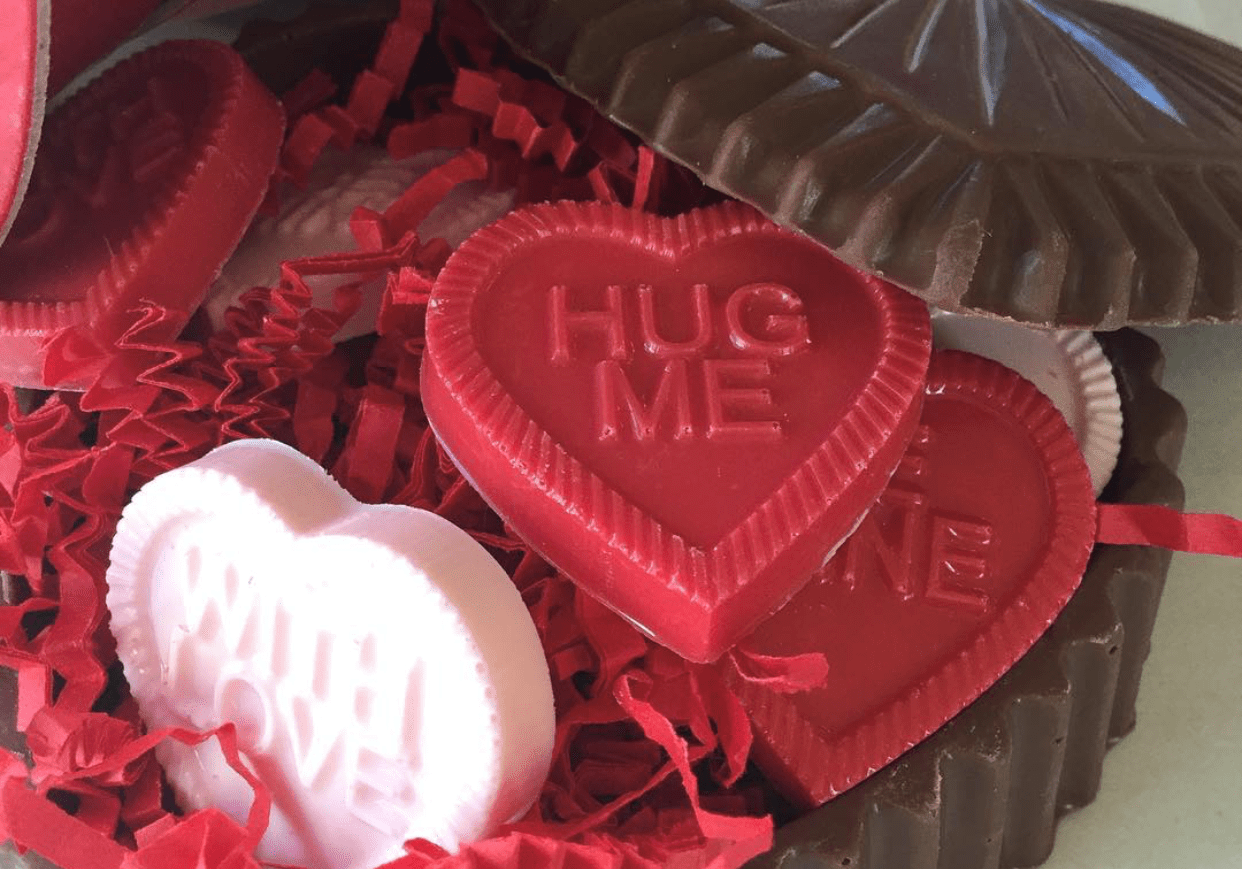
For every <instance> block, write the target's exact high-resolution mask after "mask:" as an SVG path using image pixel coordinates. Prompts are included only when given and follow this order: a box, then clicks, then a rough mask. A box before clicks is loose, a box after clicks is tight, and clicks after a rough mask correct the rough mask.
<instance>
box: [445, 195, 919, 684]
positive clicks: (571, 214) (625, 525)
mask: <svg viewBox="0 0 1242 869" xmlns="http://www.w3.org/2000/svg"><path fill="white" fill-rule="evenodd" d="M929 352H930V351H929V327H928V315H927V310H926V308H925V307H924V306H923V304H922V303H921V302H919V301H917V300H915V299H913V298H912V297H911V296H909V295H907V294H905V293H904V292H902V291H900V290H898V289H896V288H894V287H891V286H889V285H887V284H885V283H883V282H882V281H879V280H877V279H875V278H872V277H868V276H865V275H862V274H860V273H858V272H856V271H854V270H852V269H850V268H848V267H846V266H844V265H843V264H841V263H840V262H839V261H837V260H836V259H835V258H833V256H832V255H831V254H830V253H828V251H827V250H826V249H825V248H823V247H821V246H819V245H817V244H815V243H813V242H810V241H808V240H807V239H804V238H802V237H799V236H796V235H793V234H792V233H789V232H787V231H785V230H782V229H780V228H778V227H777V226H775V225H774V224H771V223H769V222H767V221H766V220H764V219H762V218H761V217H759V216H758V215H757V214H756V213H755V212H753V211H751V210H749V209H747V208H744V207H742V206H739V205H735V204H726V205H722V206H718V207H715V208H711V209H705V210H701V211H694V212H690V213H688V214H686V215H683V216H681V217H679V218H676V219H664V218H660V217H657V216H655V215H651V214H644V213H641V212H637V211H633V210H629V209H625V208H621V207H619V206H606V205H600V204H597V203H592V204H578V203H561V204H556V205H543V206H536V207H533V208H528V209H526V210H523V211H519V212H515V213H513V214H511V215H509V216H508V217H506V218H504V219H502V220H500V221H499V222H497V223H495V224H493V225H492V226H490V227H488V228H486V229H484V230H482V231H480V232H479V233H477V234H476V235H474V236H473V237H472V238H471V239H469V240H468V241H467V242H466V243H465V244H464V245H463V246H462V247H461V249H460V250H459V251H458V252H457V253H456V254H455V255H454V256H453V258H452V259H451V260H450V261H449V263H448V265H447V266H446V267H445V269H444V270H443V271H442V272H441V274H440V277H439V280H438V281H437V283H436V287H435V291H434V293H433V294H432V299H431V304H430V305H429V307H428V312H427V355H426V357H425V360H424V366H423V401H424V405H425V407H426V410H427V415H428V417H429V418H430V420H431V423H432V425H433V427H434V428H435V431H436V434H437V436H438V437H439V438H440V440H441V442H442V443H443V444H444V446H445V447H446V448H447V450H448V451H449V452H450V453H451V454H452V455H453V456H454V458H455V460H456V461H457V463H458V465H459V467H460V468H461V469H462V471H463V473H464V474H465V475H466V476H467V477H468V478H469V479H470V480H471V482H473V483H474V485H475V486H476V487H477V488H478V489H479V491H480V492H481V493H482V494H483V496H484V497H485V498H487V499H488V501H489V502H490V503H491V504H492V506H493V507H494V508H495V509H496V511H497V512H498V513H499V514H500V515H501V517H503V518H504V519H505V521H507V522H508V523H510V524H511V525H512V527H513V528H514V529H515V530H516V531H517V533H519V534H520V535H522V536H523V537H524V538H525V539H526V540H528V541H529V542H530V544H531V545H532V546H533V547H534V548H535V549H536V550H537V551H538V552H540V553H541V554H542V555H543V556H544V557H545V558H547V559H548V560H549V561H550V562H551V563H553V564H555V565H556V566H557V567H558V568H559V569H561V570H562V571H563V572H565V573H566V574H567V575H568V576H570V577H571V578H572V579H573V580H574V581H575V582H576V583H578V584H579V585H580V586H581V587H582V588H583V589H584V590H586V591H587V592H588V593H590V594H592V595H595V596H596V597H598V598H599V599H600V600H602V601H603V602H604V603H606V604H607V605H609V606H610V607H612V608H614V609H615V610H617V611H618V612H620V613H621V614H622V615H624V616H626V617H627V618H629V619H630V620H632V621H633V622H635V623H636V624H638V625H639V626H640V627H641V628H642V629H643V630H645V631H646V632H647V633H648V634H650V635H651V636H652V637H653V638H654V639H656V640H657V641H658V642H660V643H663V644H664V645H666V646H668V647H670V648H672V649H673V650H675V651H677V652H678V653H680V654H681V655H683V656H685V657H686V658H689V659H691V660H694V661H710V660H714V659H715V658H717V657H718V656H719V655H721V654H722V653H723V652H724V651H725V650H726V649H728V648H729V647H730V646H731V645H732V644H733V643H734V642H735V641H736V640H737V639H738V638H739V637H740V636H742V635H744V634H745V633H746V632H747V631H749V630H751V629H752V628H754V627H755V625H757V624H758V623H759V622H760V621H761V620H762V619H763V618H764V617H766V616H767V615H768V614H769V613H771V612H772V611H774V610H775V609H776V608H777V607H779V606H780V605H781V604H782V603H784V602H785V601H786V600H788V599H789V597H790V596H791V595H792V594H793V593H794V592H795V591H796V590H797V589H798V588H799V587H800V586H801V585H803V584H804V583H805V582H806V581H807V580H808V579H809V577H810V576H811V574H812V573H813V571H814V570H815V569H816V568H818V567H819V566H821V565H822V563H823V561H824V559H825V557H826V556H827V555H828V554H829V553H830V552H831V551H832V550H833V549H834V548H835V547H836V546H837V544H838V543H839V542H840V540H842V539H843V538H844V537H845V535H846V534H847V533H848V532H849V531H850V530H851V529H852V528H853V527H854V525H855V523H856V522H857V521H858V517H859V516H861V515H862V514H863V513H864V512H865V511H866V510H867V508H868V507H870V506H871V504H872V502H873V501H874V500H875V498H876V497H877V496H878V495H879V493H880V492H881V491H882V490H883V488H884V485H885V484H886V483H887V481H888V478H889V476H890V474H891V473H892V470H893V468H895V467H896V465H897V462H898V460H899V459H900V457H901V455H902V453H903V452H904V450H905V447H906V444H907V441H908V440H909V438H910V436H911V434H912V432H913V430H914V425H915V422H916V420H917V417H918V407H919V403H920V398H921V396H922V392H923V379H924V376H925V373H926V366H927V359H928V354H929Z"/></svg>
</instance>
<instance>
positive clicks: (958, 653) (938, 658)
mask: <svg viewBox="0 0 1242 869" xmlns="http://www.w3.org/2000/svg"><path fill="white" fill-rule="evenodd" d="M1095 510H1096V507H1095V497H1094V494H1093V490H1092V487H1091V481H1090V475H1089V472H1088V471H1087V467H1086V465H1085V463H1084V462H1083V459H1082V455H1081V453H1080V452H1079V449H1078V445H1077V443H1076V441H1075V439H1074V437H1073V435H1072V434H1071V433H1070V430H1069V428H1068V427H1067V425H1066V424H1065V420H1064V418H1063V417H1062V416H1061V415H1060V413H1059V412H1058V411H1057V410H1056V408H1055V407H1054V406H1053V405H1052V403H1051V402H1050V401H1048V400H1047V399H1046V398H1044V396H1043V395H1041V394H1040V393H1039V392H1038V390H1036V388H1035V387H1034V386H1032V385H1031V384H1030V383H1028V382H1027V381H1025V380H1023V379H1022V378H1020V377H1019V376H1018V375H1016V374H1014V373H1013V372H1012V371H1009V370H1008V369H1006V368H1004V367H1003V366H1001V365H999V364H998V363H994V362H991V361H990V360H987V359H983V358H981V357H977V356H972V355H970V354H965V353H958V352H954V351H947V352H940V353H936V354H933V356H932V363H931V368H930V371H929V374H928V384H927V398H926V400H925V402H924V404H923V415H922V420H921V423H920V426H919V429H918V433H917V434H916V436H915V439H914V442H913V444H912V446H911V448H910V451H909V452H908V453H907V455H906V457H905V458H904V459H903V460H902V463H901V465H900V466H899V467H898V470H897V472H896V473H895V474H894V475H893V479H892V481H891V483H890V484H889V487H888V489H887V490H886V491H885V493H884V494H883V495H882V496H881V497H880V499H879V501H878V502H877V503H876V506H875V508H874V509H873V510H872V511H871V512H870V513H869V514H868V516H867V518H866V519H864V520H863V523H862V524H861V525H860V527H859V529H858V531H857V532H856V533H855V534H854V535H853V536H852V537H850V539H849V540H848V541H847V542H846V543H845V545H844V546H843V547H842V548H841V550H840V552H838V553H837V555H836V556H835V557H834V558H833V560H832V562H831V563H830V564H829V565H828V566H827V568H826V569H825V571H824V572H823V574H822V576H821V577H820V578H819V579H818V580H816V581H815V582H813V583H812V584H811V585H808V586H807V587H806V588H805V589H803V590H802V591H801V592H800V593H799V594H797V595H796V596H795V597H794V598H793V600H791V601H790V602H789V604H788V605H787V606H786V607H784V608H783V609H782V610H781V611H780V612H778V613H777V614H776V615H774V616H773V617H772V618H771V619H769V620H768V621H767V622H765V623H764V624H763V625H762V626H761V627H760V628H759V629H758V630H757V631H755V633H754V634H753V635H752V636H751V637H749V638H747V639H746V640H744V641H743V642H744V645H745V647H746V648H747V649H748V650H750V651H753V652H756V653H759V654H763V655H794V654H806V653H811V652H819V653H821V654H823V655H824V656H825V657H826V658H827V661H828V678H827V681H826V682H825V684H824V685H823V686H822V687H820V688H817V689H815V690H813V691H808V692H804V693H802V694H794V695H781V694H777V693H775V692H772V691H769V690H767V689H765V688H763V687H762V686H761V685H759V684H757V683H754V682H748V681H743V680H742V679H740V678H738V677H737V675H736V674H730V675H731V678H733V680H734V683H735V686H736V688H737V690H738V693H739V696H740V697H741V699H742V702H743V704H744V705H745V706H746V707H747V709H748V711H749V712H750V714H751V716H752V720H753V721H754V725H755V733H756V758H757V759H758V760H759V762H760V764H761V766H762V767H763V768H764V770H765V772H767V773H768V775H769V776H770V777H771V778H773V780H774V781H776V782H778V783H779V785H780V786H781V787H782V789H783V790H785V791H786V792H787V793H788V794H789V795H790V796H791V797H792V798H794V799H796V800H797V801H798V802H800V803H802V804H804V805H816V804H819V803H822V802H824V801H826V800H828V799H831V798H832V797H834V796H836V795H837V794H839V793H841V792H842V791H844V790H846V789H848V788H850V787H852V786H853V785H855V784H857V783H858V782H860V781H862V780H863V779H864V778H866V777H867V776H868V775H870V774H871V773H872V772H874V771H875V770H878V769H880V768H881V767H883V766H884V765H886V764H887V763H889V762H890V761H891V760H893V759H894V758H896V757H897V756H898V755H900V754H901V753H902V752H904V751H905V750H906V749H908V748H910V747H912V746H914V745H916V744H917V743H918V742H920V741H921V740H923V739H924V738H925V737H926V736H928V735H929V734H931V733H932V732H933V731H934V730H935V729H936V728H938V727H940V725H942V724H944V723H945V722H946V721H948V720H949V718H951V717H952V716H954V715H956V714H957V713H958V712H959V711H961V710H962V709H964V708H965V707H966V706H967V705H968V704H969V703H971V702H972V701H973V700H974V699H975V698H976V697H978V696H979V695H980V694H981V693H982V692H983V691H984V690H985V689H987V688H988V687H989V686H990V685H991V684H992V683H993V682H995V681H996V680H997V679H998V678H1000V676H1001V675H1002V674H1004V673H1005V672H1006V671H1007V670H1008V669H1009V668H1010V667H1011V666H1012V665H1013V664H1014V662H1015V661H1017V659H1018V658H1019V657H1020V656H1021V655H1023V654H1024V653H1025V652H1026V651H1027V649H1029V648H1030V647H1031V645H1032V644H1033V643H1034V642H1035V640H1036V639H1037V638H1038V637H1039V636H1040V635H1041V634H1042V633H1043V632H1044V631H1045V630H1046V629H1047V627H1048V626H1049V625H1050V624H1051V623H1052V621H1053V620H1054V619H1055V618H1056V616H1057V615H1058V613H1060V611H1061V609H1062V608H1063V607H1064V606H1065V604H1066V602H1067V601H1068V600H1069V597H1070V595H1071V594H1072V593H1073V591H1074V590H1075V589H1076V588H1077V587H1078V583H1079V581H1080V580H1081V578H1082V574H1083V571H1084V570H1085V569H1086V565H1087V558H1088V557H1089V555H1090V553H1091V548H1092V544H1093V542H1094V538H1095Z"/></svg>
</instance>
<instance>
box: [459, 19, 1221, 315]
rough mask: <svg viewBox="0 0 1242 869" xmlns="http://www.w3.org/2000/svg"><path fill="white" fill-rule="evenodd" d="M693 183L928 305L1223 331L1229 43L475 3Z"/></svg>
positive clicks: (1166, 30)
mask: <svg viewBox="0 0 1242 869" xmlns="http://www.w3.org/2000/svg"><path fill="white" fill-rule="evenodd" d="M476 2H477V3H478V5H479V6H481V7H482V8H483V10H484V12H485V13H486V14H487V16H488V17H489V18H490V19H491V21H492V23H493V24H494V25H495V26H496V27H497V28H498V29H499V30H500V31H501V32H502V33H503V34H504V35H505V36H506V37H507V38H508V39H509V40H511V41H512V42H513V43H514V45H515V46H517V48H518V50H519V52H520V53H522V54H524V55H526V56H527V57H529V58H530V59H532V60H534V61H536V62H537V63H539V64H540V65H541V66H543V67H545V68H546V69H547V70H548V71H549V72H551V74H552V75H553V76H555V77H556V78H557V80H558V81H559V82H560V83H561V84H563V85H564V86H565V87H567V88H568V89H570V90H572V91H575V92H576V93H579V94H581V95H582V96H584V97H587V98H588V99H590V100H591V101H593V102H594V103H595V104H597V105H598V106H600V108H601V109H602V110H603V111H604V112H605V113H606V114H607V115H608V116H609V117H611V118H612V119H614V120H615V121H617V122H618V123H620V124H621V125H623V126H625V127H627V128H629V129H631V130H633V131H634V132H636V133H637V134H638V135H640V136H641V137H642V138H643V139H645V140H647V141H648V142H649V143H650V144H651V145H652V146H653V147H654V148H656V149H657V150H659V151H660V152H662V153H665V154H667V155H668V156H670V157H672V158H674V159H676V160H678V161H679V162H682V163H684V164H686V165H687V166H689V167H691V168H692V169H693V170H695V171H696V172H697V173H699V174H700V175H701V176H702V177H703V179H704V180H705V181H706V182H707V183H708V184H710V185H712V186H713V187H715V188H717V189H719V190H721V191H723V192H725V193H728V194H730V195H732V196H735V197H737V198H739V199H742V200H745V201H747V202H750V203H752V204H754V205H756V206H758V207H759V208H760V209H762V210H763V211H764V212H765V213H767V214H768V215H769V216H771V217H772V218H774V219H775V220H777V221H778V222H780V223H783V224H785V225H787V226H790V227H792V228H795V229H798V230H800V231H802V232H805V233H807V234H808V235H810V236H812V237H814V238H816V239H818V240H819V241H821V242H823V243H824V244H826V245H828V246H829V247H830V248H832V249H833V250H834V251H835V252H836V253H837V254H838V255H839V256H840V257H841V258H842V259H844V260H845V261H846V262H848V263H850V264H851V265H854V266H857V267H859V268H862V269H865V270H868V271H871V272H874V273H876V274H879V275H882V276H884V277H886V278H888V279H890V280H892V281H894V282H896V283H898V284H900V285H901V286H904V287H906V288H907V289H909V290H911V291H913V292H915V293H916V294H918V295H919V296H921V297H923V298H924V299H926V300H927V301H929V302H932V303H934V304H936V305H938V306H940V307H942V308H946V309H958V310H970V311H976V312H983V313H987V314H990V315H997V316H1002V317H1007V318H1012V319H1014V320H1019V321H1023V322H1027V323H1032V324H1039V325H1058V326H1078V327H1090V328H1097V329H1112V328H1117V327H1119V326H1122V325H1124V324H1127V323H1130V324H1138V323H1147V324H1155V323H1160V324H1176V323H1186V322H1193V321H1242V281H1240V280H1239V278H1240V277H1242V275H1240V266H1239V263H1242V145H1240V144H1239V143H1240V142H1242V50H1239V49H1237V48H1234V47H1232V46H1228V45H1225V44H1224V43H1221V42H1218V41H1216V40H1214V39H1211V38H1209V37H1207V36H1203V35H1201V34H1198V33H1196V32H1194V31H1191V30H1188V29H1186V28H1184V27H1181V26H1179V25H1176V24H1173V23H1171V22H1168V21H1165V20H1163V19H1160V18H1157V17H1154V16H1151V15H1148V14H1146V13H1142V12H1138V11H1134V10H1129V9H1124V8H1120V7H1117V6H1113V5H1110V4H1108V3H1101V2H1095V0H994V2H988V3H982V4H980V3H976V2H973V0H848V2H844V0H843V2H825V0H476Z"/></svg>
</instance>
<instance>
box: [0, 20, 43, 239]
mask: <svg viewBox="0 0 1242 869" xmlns="http://www.w3.org/2000/svg"><path fill="white" fill-rule="evenodd" d="M50 19H51V10H50V9H49V7H48V2H47V0H43V2H40V0H16V2H11V3H9V4H6V8H5V10H4V13H3V14H0V46H3V51H0V242H3V241H4V237H5V235H6V234H7V233H8V231H9V227H10V226H11V225H12V224H13V218H14V217H16V216H17V209H18V207H19V206H20V205H21V204H22V195H23V194H24V193H25V191H26V184H27V183H28V182H29V180H30V170H31V168H32V167H33V166H34V156H35V147H36V146H37V145H38V143H39V133H40V131H41V130H42V128H43V106H44V100H45V98H46V96H47V43H48V32H49V31H48V28H49V26H50V23H49V22H50Z"/></svg>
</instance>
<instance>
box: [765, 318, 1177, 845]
mask: <svg viewBox="0 0 1242 869" xmlns="http://www.w3.org/2000/svg"><path fill="white" fill-rule="evenodd" d="M1100 339H1101V341H1102V343H1103V344H1104V347H1105V351H1106V352H1107V353H1108V355H1109V357H1110V358H1111V359H1112V360H1113V365H1114V369H1115V370H1116V372H1117V376H1118V380H1119V386H1120V389H1121V396H1122V408H1123V411H1124V413H1125V420H1126V431H1125V440H1124V443H1123V444H1122V451H1121V458H1120V461H1119V463H1118V467H1117V471H1116V473H1115V474H1114V477H1113V480H1112V482H1111V483H1110V484H1109V486H1108V488H1107V489H1106V490H1105V492H1104V495H1103V499H1104V500H1106V501H1115V502H1122V503H1148V504H1151V503H1154V504H1164V505H1167V506H1170V507H1179V508H1180V507H1181V505H1182V500H1183V491H1182V486H1181V483H1180V481H1179V480H1178V478H1177V475H1176V468H1177V464H1178V462H1179V460H1180V458H1181V450H1182V443H1183V440H1184V437H1185V431H1186V419H1185V413H1184V411H1183V410H1182V408H1181V406H1180V405H1179V404H1178V403H1177V401H1176V400H1175V399H1174V398H1173V397H1172V396H1170V395H1169V394H1168V393H1167V392H1164V391H1163V390H1162V389H1160V386H1159V382H1160V379H1161V374H1162V370H1163V364H1164V358H1163V356H1162V354H1161V352H1160V349H1159V347H1158V346H1157V345H1156V343H1155V342H1154V341H1152V340H1151V339H1150V338H1147V337H1145V336H1143V335H1140V334H1138V333H1137V332H1133V331H1122V332H1118V333H1112V334H1103V335H1101V336H1100ZM1170 557H1171V556H1170V554H1169V553H1168V552H1165V551H1162V550H1157V549H1148V548H1143V547H1133V546H1097V547H1096V550H1095V552H1094V554H1093V555H1092V558H1091V563H1090V565H1089V567H1088V569H1087V572H1086V574H1085V575H1084V577H1083V582H1082V586H1081V588H1080V589H1079V591H1078V592H1077V594H1075V596H1074V598H1073V599H1072V600H1071V602H1070V604H1069V606H1068V607H1067V608H1066V609H1065V611H1064V612H1063V613H1062V614H1061V616H1060V617H1059V618H1058V619H1057V621H1056V622H1055V623H1054V624H1053V626H1052V628H1051V629H1050V630H1049V631H1048V633H1047V634H1045V635H1044V637H1043V638H1042V639H1041V640H1040V641H1039V642H1038V643H1037V644H1036V645H1035V647H1034V648H1033V649H1032V650H1031V651H1030V652H1029V653H1028V654H1027V655H1026V657H1024V658H1023V659H1022V660H1021V661H1020V662H1019V663H1018V665H1017V666H1016V667H1014V669H1013V670H1011V671H1010V672H1009V673H1008V674H1007V675H1006V676H1005V677H1004V678H1002V679H1001V680H1000V681H999V682H998V683H997V684H996V685H995V686H993V687H992V688H991V689H990V690H989V691H987V692H986V693H985V694H984V695H983V696H982V697H981V698H980V699H979V700H978V701H976V702H975V703H974V704H972V705H971V706H970V707H968V708H967V709H966V710H965V711H964V712H962V713H961V714H960V715H958V716H957V717H956V718H954V719H953V720H952V721H950V722H949V723H948V724H946V725H945V726H944V727H943V728H941V729H940V730H939V731H938V732H937V733H936V734H935V735H933V736H932V737H931V739H929V740H927V741H926V742H924V743H923V744H921V745H920V746H918V747H917V748H915V749H914V750H912V751H910V752H908V753H907V754H906V755H904V756H903V757H901V758H900V759H899V760H897V761H896V762H895V763H893V764H892V765H890V766H889V767H887V768H885V769H884V770H882V771H881V772H879V773H878V774H877V775H875V776H873V777H872V778H870V779H868V780H867V781H865V782H863V783H862V784H861V785H859V786H858V787H856V788H854V789H853V790H851V791H849V792H847V793H846V794H844V795H842V796H841V797H838V798H837V799H835V800H833V801H832V802H830V803H827V804H825V805H824V806H822V807H820V808H819V809H816V810H815V811H813V812H810V813H809V814H807V815H805V816H803V817H801V818H799V819H798V820H796V821H794V822H792V823H790V824H787V825H785V826H784V827H783V828H782V829H781V830H780V831H778V833H777V837H776V847H775V848H774V849H773V850H772V851H771V852H769V853H768V854H766V855H764V856H762V857H760V858H758V859H756V860H754V861H752V863H751V864H750V869H769V867H770V869H778V867H779V869H794V867H797V869H829V867H831V869H839V867H850V869H1009V867H1023V866H1034V865H1036V864H1038V863H1041V862H1043V861H1044V860H1045V859H1047V857H1048V854H1049V853H1050V852H1051V850H1052V845H1053V839H1054V836H1055V832H1056V822H1057V819H1058V818H1059V817H1060V816H1061V815H1063V814H1065V813H1066V812H1068V811H1070V810H1072V809H1075V808H1078V807H1080V806H1083V805H1085V804H1087V803H1089V802H1091V801H1092V800H1093V799H1094V798H1095V795H1096V793H1097V791H1098V790H1099V786H1100V774H1101V770H1102V767H1103V763H1104V754H1105V752H1106V751H1107V750H1108V748H1109V747H1110V746H1111V745H1113V744H1114V743H1115V742H1116V741H1117V740H1119V739H1121V738H1122V737H1123V736H1125V735H1126V734H1127V733H1129V732H1130V731H1131V730H1132V729H1133V728H1134V723H1135V711H1134V708H1135V699H1136V697H1137V694H1138V685H1139V677H1140V675H1141V673H1142V670H1143V663H1144V661H1145V660H1146V659H1147V655H1148V652H1149V651H1150V650H1151V632H1152V627H1153V625H1154V623H1155V618H1156V609H1157V607H1158V605H1159V602H1160V595H1161V592H1162V591H1163V588H1164V580H1165V575H1166V573H1167V571H1168V567H1169V560H1170Z"/></svg>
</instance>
